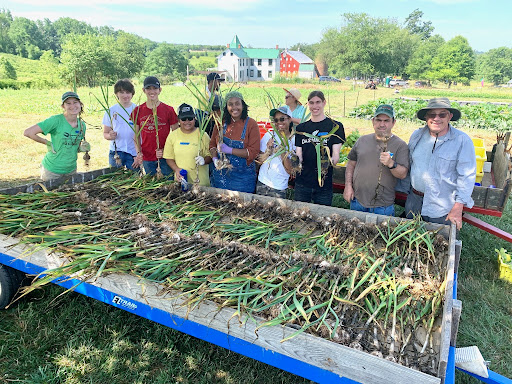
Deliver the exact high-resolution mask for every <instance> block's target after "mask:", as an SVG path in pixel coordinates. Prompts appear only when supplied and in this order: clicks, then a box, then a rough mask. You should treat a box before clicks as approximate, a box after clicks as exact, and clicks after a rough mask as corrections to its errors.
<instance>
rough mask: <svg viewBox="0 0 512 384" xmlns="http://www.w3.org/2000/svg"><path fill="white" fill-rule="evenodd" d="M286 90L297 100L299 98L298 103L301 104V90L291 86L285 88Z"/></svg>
mask: <svg viewBox="0 0 512 384" xmlns="http://www.w3.org/2000/svg"><path fill="white" fill-rule="evenodd" d="M283 89H284V91H285V92H288V93H289V94H290V95H292V96H293V97H295V100H297V103H299V104H302V103H301V102H300V101H299V99H300V97H301V96H302V95H301V93H300V91H299V90H298V89H297V88H290V89H286V88H283Z"/></svg>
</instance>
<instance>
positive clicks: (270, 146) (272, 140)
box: [267, 138, 274, 148]
mask: <svg viewBox="0 0 512 384" xmlns="http://www.w3.org/2000/svg"><path fill="white" fill-rule="evenodd" d="M273 146H274V139H273V138H271V139H269V141H267V148H272V147H273Z"/></svg>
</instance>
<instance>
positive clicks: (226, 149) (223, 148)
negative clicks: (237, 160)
mask: <svg viewBox="0 0 512 384" xmlns="http://www.w3.org/2000/svg"><path fill="white" fill-rule="evenodd" d="M220 151H221V152H224V153H226V154H228V155H231V154H233V148H231V147H230V146H229V145H226V144H224V143H222V144H221V145H220Z"/></svg>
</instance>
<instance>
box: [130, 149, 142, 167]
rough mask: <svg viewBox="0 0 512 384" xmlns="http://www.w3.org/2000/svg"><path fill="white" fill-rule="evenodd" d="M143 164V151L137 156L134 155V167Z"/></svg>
mask: <svg viewBox="0 0 512 384" xmlns="http://www.w3.org/2000/svg"><path fill="white" fill-rule="evenodd" d="M141 165H142V153H140V152H139V153H138V154H137V156H134V157H133V165H132V167H133V168H139V167H140V166H141Z"/></svg>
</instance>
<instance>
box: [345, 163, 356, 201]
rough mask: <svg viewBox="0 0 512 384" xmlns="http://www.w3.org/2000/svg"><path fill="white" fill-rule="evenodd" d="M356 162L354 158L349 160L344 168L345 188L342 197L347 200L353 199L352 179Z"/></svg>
mask: <svg viewBox="0 0 512 384" xmlns="http://www.w3.org/2000/svg"><path fill="white" fill-rule="evenodd" d="M356 164H357V162H356V161H355V160H349V161H348V162H347V166H346V168H345V189H344V190H343V198H344V199H345V200H346V201H347V202H349V203H350V202H351V201H352V200H354V188H353V186H352V181H353V178H354V169H356Z"/></svg>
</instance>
